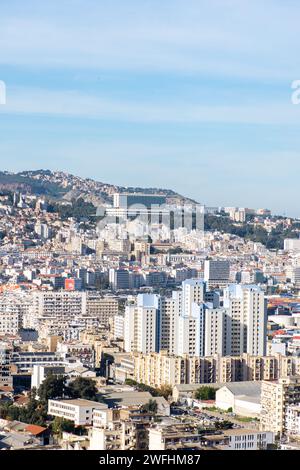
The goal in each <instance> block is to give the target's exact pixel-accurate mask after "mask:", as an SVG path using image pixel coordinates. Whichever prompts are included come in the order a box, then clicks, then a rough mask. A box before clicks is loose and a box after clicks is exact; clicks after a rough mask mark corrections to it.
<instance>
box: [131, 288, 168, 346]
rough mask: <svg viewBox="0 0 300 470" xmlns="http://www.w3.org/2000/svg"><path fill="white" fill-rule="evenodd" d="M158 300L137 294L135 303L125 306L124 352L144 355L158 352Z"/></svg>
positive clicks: (155, 297)
mask: <svg viewBox="0 0 300 470" xmlns="http://www.w3.org/2000/svg"><path fill="white" fill-rule="evenodd" d="M158 302H159V298H158V296H156V295H150V294H139V295H138V296H137V303H136V304H134V305H127V306H126V308H125V321H124V348H125V351H126V352H134V351H137V352H142V353H145V354H148V353H151V352H154V351H158V350H159V341H160V331H159V329H160V322H159V308H158Z"/></svg>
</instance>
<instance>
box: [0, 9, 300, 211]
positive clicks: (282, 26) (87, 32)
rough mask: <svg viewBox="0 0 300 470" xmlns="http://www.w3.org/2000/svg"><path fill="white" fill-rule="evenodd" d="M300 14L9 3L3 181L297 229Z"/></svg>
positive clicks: (3, 71)
mask: <svg viewBox="0 0 300 470" xmlns="http://www.w3.org/2000/svg"><path fill="white" fill-rule="evenodd" d="M299 18H300V2H298V1H297V0H285V1H284V2H283V1H282V0H281V1H280V0H278V1H276V0H266V1H264V2H261V1H258V0H251V2H250V1H243V0H163V1H161V0H160V1H157V0H142V1H141V0H69V1H68V0H51V1H50V0H44V1H43V2H41V1H34V0H26V2H24V1H22V0H1V5H0V80H3V81H4V82H5V84H6V87H7V103H6V105H0V162H1V169H3V170H4V169H7V170H12V171H15V170H16V171H17V170H22V169H38V168H50V169H59V170H66V171H69V172H71V173H74V174H78V175H80V176H89V177H93V178H95V179H98V180H100V181H104V182H111V183H116V184H120V185H124V186H125V185H128V186H135V185H137V186H142V185H144V186H160V187H167V188H172V189H175V190H177V191H179V192H181V193H183V194H185V195H187V196H191V197H193V198H195V199H197V200H198V201H201V202H203V203H206V204H208V205H237V206H246V207H268V208H271V209H272V210H273V211H274V212H276V213H286V214H287V215H294V216H299V217H300V207H299V204H298V198H297V188H298V174H299V170H300V158H299V156H300V152H299V150H300V132H299V130H300V105H299V106H295V105H292V103H291V92H292V90H291V83H292V81H293V80H296V79H300V56H299V54H298V52H299V46H298V44H299V37H300V24H299Z"/></svg>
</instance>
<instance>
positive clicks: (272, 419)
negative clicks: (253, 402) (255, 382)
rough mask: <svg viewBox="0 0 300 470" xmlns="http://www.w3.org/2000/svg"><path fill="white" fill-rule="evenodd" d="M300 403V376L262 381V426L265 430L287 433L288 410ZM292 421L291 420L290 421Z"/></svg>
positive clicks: (279, 433)
mask: <svg viewBox="0 0 300 470" xmlns="http://www.w3.org/2000/svg"><path fill="white" fill-rule="evenodd" d="M298 403H300V377H299V376H292V377H287V378H281V379H279V380H277V381H275V382H267V381H263V382H262V390H261V416H260V426H261V430H263V431H272V432H274V433H275V434H278V435H282V434H285V433H286V431H287V429H286V424H287V421H288V419H287V412H289V417H290V416H291V415H290V408H289V407H290V406H291V405H294V404H295V405H297V404H298ZM289 423H290V421H289Z"/></svg>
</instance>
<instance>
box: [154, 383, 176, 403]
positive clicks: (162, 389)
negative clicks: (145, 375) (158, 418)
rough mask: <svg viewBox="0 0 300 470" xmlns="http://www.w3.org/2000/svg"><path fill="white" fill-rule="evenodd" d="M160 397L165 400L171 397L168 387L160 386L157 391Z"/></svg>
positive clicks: (171, 390)
mask: <svg viewBox="0 0 300 470" xmlns="http://www.w3.org/2000/svg"><path fill="white" fill-rule="evenodd" d="M157 391H158V393H159V395H160V396H162V397H164V398H165V399H166V400H167V399H168V398H169V396H170V395H172V392H173V389H172V387H171V386H170V385H162V386H161V387H160V388H158V389H157Z"/></svg>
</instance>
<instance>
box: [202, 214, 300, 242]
mask: <svg viewBox="0 0 300 470" xmlns="http://www.w3.org/2000/svg"><path fill="white" fill-rule="evenodd" d="M278 218H279V217H276V219H278ZM204 228H205V230H217V231H219V232H223V233H231V234H233V235H237V236H239V237H242V238H245V239H246V240H251V241H253V242H259V243H262V244H263V245H265V246H266V247H267V248H268V249H277V250H278V249H283V240H284V239H285V238H298V236H299V223H294V224H293V225H292V226H291V227H290V228H288V229H287V228H286V227H285V226H284V223H283V222H282V223H280V224H278V225H277V227H276V228H273V229H272V230H271V232H270V233H268V232H267V231H266V229H265V228H264V227H262V226H261V225H254V224H252V223H251V222H250V221H246V222H244V223H234V222H233V221H232V220H231V219H230V218H229V217H227V216H219V217H218V216H215V215H211V214H206V215H205V218H204Z"/></svg>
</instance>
